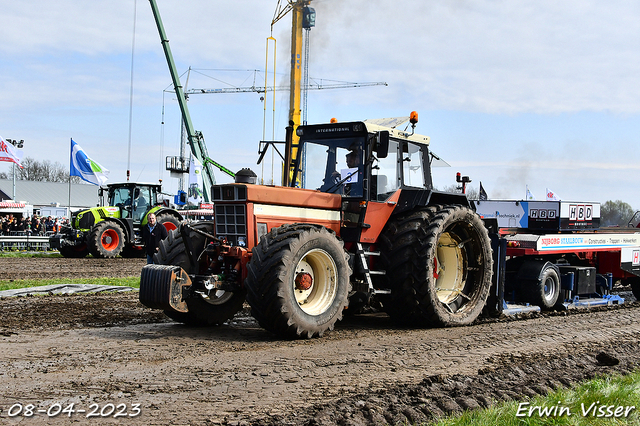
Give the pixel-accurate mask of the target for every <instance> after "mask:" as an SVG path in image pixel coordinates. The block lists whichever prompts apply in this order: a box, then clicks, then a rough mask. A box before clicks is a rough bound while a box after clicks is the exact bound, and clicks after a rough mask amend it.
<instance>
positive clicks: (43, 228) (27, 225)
mask: <svg viewBox="0 0 640 426" xmlns="http://www.w3.org/2000/svg"><path fill="white" fill-rule="evenodd" d="M64 225H69V220H68V219H65V218H62V219H58V218H54V217H51V216H47V217H40V216H38V215H33V216H31V217H14V216H13V215H11V214H10V215H7V216H2V217H0V235H41V236H44V235H50V234H52V233H56V232H58V231H59V230H60V228H61V227H62V226H64Z"/></svg>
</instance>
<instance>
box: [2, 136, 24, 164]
mask: <svg viewBox="0 0 640 426" xmlns="http://www.w3.org/2000/svg"><path fill="white" fill-rule="evenodd" d="M21 160H22V150H21V149H18V148H16V147H15V146H13V145H11V144H10V143H8V142H6V141H5V140H4V139H3V138H2V136H0V161H8V162H10V163H16V164H17V165H18V166H20V167H22V165H21V164H20V161H21Z"/></svg>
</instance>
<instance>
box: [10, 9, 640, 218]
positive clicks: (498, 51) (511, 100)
mask: <svg viewBox="0 0 640 426" xmlns="http://www.w3.org/2000/svg"><path fill="white" fill-rule="evenodd" d="M157 2H158V6H159V8H160V12H161V15H162V18H163V20H164V24H165V29H166V31H167V34H168V37H169V39H170V43H171V48H172V51H173V54H174V57H175V59H176V62H177V67H178V70H179V72H180V73H186V71H187V70H188V69H189V67H192V68H194V69H197V70H200V73H195V72H192V73H191V74H190V79H189V83H188V88H220V87H225V83H229V84H232V85H239V86H240V85H242V86H244V85H250V84H251V82H252V81H251V79H252V75H253V74H252V72H250V71H247V70H254V69H259V70H264V68H265V42H266V38H267V37H268V36H269V35H270V24H271V19H272V17H273V13H274V10H275V7H276V3H277V2H276V1H275V0H273V1H265V0H239V1H234V2H211V1H205V0H192V1H189V2H180V1H177V0H157ZM3 3H4V4H3V7H2V8H1V9H0V16H1V17H2V22H3V25H2V26H1V27H0V36H1V39H2V40H3V43H1V44H0V55H1V56H0V57H2V59H3V67H2V68H1V69H0V89H1V90H0V135H2V136H3V137H4V138H9V139H24V140H25V150H24V155H25V156H30V157H33V158H36V159H40V160H44V159H48V160H52V161H58V162H60V163H63V164H67V163H68V158H69V149H70V141H69V140H70V138H73V139H74V140H75V141H76V142H78V143H79V144H80V145H81V146H82V147H83V148H84V150H85V151H86V152H87V154H88V155H89V156H90V157H91V158H93V159H94V160H96V161H98V162H99V163H100V164H102V165H103V166H104V167H106V168H108V169H109V170H110V171H111V175H110V176H111V178H110V182H116V181H124V180H125V179H126V170H127V164H128V162H129V161H130V169H131V179H132V180H142V181H156V180H157V179H159V178H162V179H163V184H164V186H165V190H166V191H168V192H175V191H176V190H177V180H176V179H173V178H171V177H170V176H169V173H168V172H165V171H164V157H165V156H167V155H177V154H178V149H179V134H180V130H179V126H180V119H179V110H178V106H177V102H176V100H175V97H173V96H172V95H171V94H170V93H165V92H163V91H164V90H165V89H167V88H169V87H170V84H171V80H170V76H169V72H168V68H167V65H166V62H165V59H164V56H163V53H162V48H161V45H160V41H159V37H158V33H157V30H156V28H155V24H154V22H153V16H152V14H151V8H150V6H149V3H148V1H146V0H136V1H134V0H110V1H106V0H97V1H91V2H86V1H80V0H60V1H57V2H40V1H38V2H36V1H33V0H25V1H20V2H8V1H5V2H3ZM311 6H312V7H314V8H315V10H316V13H317V17H316V27H315V28H313V29H312V30H311V34H310V62H309V70H310V71H309V72H310V76H311V77H312V78H317V79H321V78H322V79H328V80H339V81H352V82H354V81H355V82H371V81H384V82H386V83H388V86H386V87H384V86H379V87H378V86H376V87H367V88H357V89H341V90H322V91H311V92H309V101H308V102H309V110H308V121H309V122H310V123H316V122H326V121H328V120H329V119H330V118H331V117H337V118H338V119H339V120H341V121H350V120H362V119H366V118H382V117H397V116H405V115H408V114H409V112H410V111H412V110H416V111H418V113H419V114H420V122H419V124H418V127H417V129H416V132H418V133H421V134H425V135H429V136H431V147H432V149H433V150H434V151H435V152H436V153H437V154H438V155H440V156H441V157H442V158H443V159H445V160H446V161H447V162H448V163H449V164H451V166H452V167H451V168H438V169H436V170H434V181H435V184H436V185H437V186H439V187H441V188H442V187H444V186H447V185H451V184H453V183H454V179H455V173H456V172H458V171H459V172H461V173H462V174H464V175H469V176H470V177H471V179H472V181H473V182H472V186H473V187H476V188H477V185H478V183H479V182H480V181H482V183H483V186H484V187H485V189H486V190H487V192H488V194H489V196H490V197H491V198H508V199H518V198H522V197H523V196H524V193H525V185H528V186H529V189H530V190H531V192H532V193H533V194H534V195H535V196H536V197H537V198H538V199H543V198H544V193H545V190H546V188H549V189H551V190H553V191H554V192H555V193H557V194H558V195H559V196H560V197H561V198H562V199H565V200H572V201H599V202H604V201H607V200H610V199H611V200H617V199H622V200H623V201H626V202H628V203H629V204H631V205H632V206H633V207H635V208H640V202H639V201H638V198H639V197H638V195H640V190H638V185H637V184H636V181H635V180H636V179H635V177H636V176H637V175H638V172H639V171H640V170H639V169H640V161H639V160H640V154H638V146H639V145H640V144H639V143H638V139H639V138H640V136H639V135H640V81H639V76H640V3H636V2H628V1H616V0H613V1H609V2H600V1H591V0H582V1H577V0H576V1H574V0H566V1H563V2H557V1H547V0H538V1H528V0H523V1H504V0H503V1H499V0H492V1H489V0H486V1H482V0H474V1H465V0H457V1H451V0H432V1H428V2H390V1H381V0H367V1H365V0H343V1H337V0H314V1H313V2H312V5H311ZM134 7H135V9H136V32H135V44H136V47H135V56H134V85H133V90H134V98H133V113H132V123H133V124H132V146H131V153H132V154H131V158H130V160H128V158H127V152H128V139H129V91H130V73H131V48H132V40H133V26H134V19H133V18H134ZM290 25H291V18H290V16H287V17H285V18H284V19H282V20H281V21H280V22H278V23H276V25H275V26H274V31H273V36H274V37H275V38H276V39H277V40H278V41H277V52H278V59H277V72H278V75H277V81H278V83H284V84H286V83H287V75H286V73H287V70H288V63H289V37H290ZM231 69H233V70H244V71H233V72H231V71H228V70H231ZM205 70H206V71H205ZM214 70H218V71H214ZM219 70H226V71H219ZM259 75H260V76H262V77H261V78H264V77H263V76H264V74H259ZM184 76H185V77H186V74H185V75H184ZM211 77H214V78H215V79H217V80H214V79H213V78H211ZM247 79H248V80H247ZM258 83H259V84H262V83H263V82H262V81H260V82H258ZM267 102H268V104H267V106H268V108H267V113H266V114H265V112H264V109H263V106H264V104H263V103H262V102H261V101H260V99H259V95H258V94H255V93H249V94H215V95H198V96H195V95H194V96H191V99H190V101H189V107H190V110H191V114H192V118H193V123H194V126H195V128H196V129H197V130H200V131H202V132H203V134H204V136H205V140H206V142H207V146H208V149H209V153H210V155H211V157H212V158H214V159H215V160H217V161H219V162H220V163H222V164H224V165H225V166H226V167H228V168H230V169H232V170H239V169H240V168H242V167H251V168H252V169H254V170H255V171H256V172H257V173H258V174H262V173H264V177H265V179H269V175H270V173H271V171H270V167H271V166H270V164H267V166H266V167H265V170H264V172H263V170H262V168H261V167H260V166H256V164H255V162H256V159H257V150H258V141H259V140H261V139H262V138H263V129H265V130H266V131H265V132H264V133H266V135H265V137H266V139H271V138H272V134H273V135H274V136H275V138H276V139H283V138H284V127H285V125H286V122H287V114H288V94H287V93H284V92H279V93H278V94H277V95H276V112H275V116H272V114H271V105H272V103H271V102H272V98H268V99H267ZM163 111H164V115H163ZM265 116H266V124H264V126H263V121H264V118H265ZM272 120H275V129H273V128H272V122H273V121H272ZM163 122H164V125H163V124H162V123H163ZM9 167H10V165H9V164H8V163H0V171H8V170H9ZM276 167H277V166H276ZM216 178H217V179H218V181H219V182H225V181H228V178H227V177H226V176H225V175H223V174H219V175H217V176H216Z"/></svg>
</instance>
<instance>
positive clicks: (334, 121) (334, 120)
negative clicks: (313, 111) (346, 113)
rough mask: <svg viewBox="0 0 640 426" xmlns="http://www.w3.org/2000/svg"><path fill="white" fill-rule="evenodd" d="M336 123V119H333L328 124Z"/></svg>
mask: <svg viewBox="0 0 640 426" xmlns="http://www.w3.org/2000/svg"><path fill="white" fill-rule="evenodd" d="M337 122H338V119H337V118H335V117H333V118H332V119H331V121H330V122H329V123H331V124H333V123H337Z"/></svg>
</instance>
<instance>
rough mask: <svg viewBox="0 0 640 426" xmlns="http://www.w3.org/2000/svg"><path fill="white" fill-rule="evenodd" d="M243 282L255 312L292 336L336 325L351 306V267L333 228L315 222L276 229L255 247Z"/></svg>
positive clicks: (266, 324) (317, 332) (273, 328)
mask: <svg viewBox="0 0 640 426" xmlns="http://www.w3.org/2000/svg"><path fill="white" fill-rule="evenodd" d="M247 268H248V276H247V280H246V282H245V286H246V288H247V302H249V305H251V313H252V315H253V316H254V318H256V320H258V322H259V323H260V325H261V326H262V327H264V328H265V329H267V330H269V331H271V332H273V333H275V334H278V335H280V336H283V337H288V338H299V337H303V338H312V337H315V336H322V334H323V333H324V332H326V331H327V330H333V327H334V325H335V323H336V322H337V321H338V320H340V319H342V311H343V309H344V308H345V307H346V306H347V305H348V303H349V302H348V299H347V298H348V295H349V291H350V288H351V285H350V284H349V276H350V275H351V269H350V268H349V264H348V255H347V253H346V252H345V250H344V245H343V243H342V241H341V240H339V239H338V238H337V237H336V235H335V233H334V232H333V231H330V230H329V229H327V228H325V227H323V226H314V225H303V224H295V225H284V226H281V227H279V228H275V229H272V230H271V232H270V233H269V234H267V235H266V236H265V237H264V238H262V239H261V240H260V244H258V246H257V247H255V248H254V250H253V256H252V258H251V261H250V262H249V264H248V266H247Z"/></svg>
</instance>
